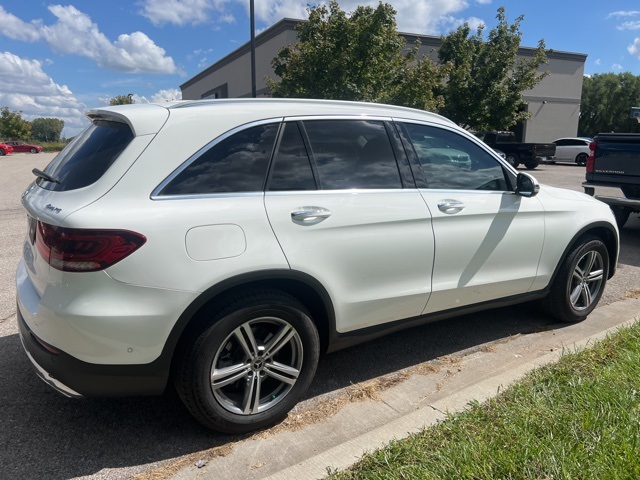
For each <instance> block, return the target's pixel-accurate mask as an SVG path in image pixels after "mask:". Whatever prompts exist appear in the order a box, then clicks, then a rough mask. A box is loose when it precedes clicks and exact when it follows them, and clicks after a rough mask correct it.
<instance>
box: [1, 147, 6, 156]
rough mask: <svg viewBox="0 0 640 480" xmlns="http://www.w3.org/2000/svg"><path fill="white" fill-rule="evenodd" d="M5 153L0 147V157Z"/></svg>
mask: <svg viewBox="0 0 640 480" xmlns="http://www.w3.org/2000/svg"><path fill="white" fill-rule="evenodd" d="M6 154H7V152H5V151H4V150H3V149H1V148H0V157H4V156H5V155H6Z"/></svg>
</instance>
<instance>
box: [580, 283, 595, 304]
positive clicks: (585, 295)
mask: <svg viewBox="0 0 640 480" xmlns="http://www.w3.org/2000/svg"><path fill="white" fill-rule="evenodd" d="M581 296H582V300H583V301H584V307H588V306H589V305H591V302H592V301H593V296H592V295H591V290H589V287H587V285H583V287H582V295H581Z"/></svg>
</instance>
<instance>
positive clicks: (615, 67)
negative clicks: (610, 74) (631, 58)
mask: <svg viewBox="0 0 640 480" xmlns="http://www.w3.org/2000/svg"><path fill="white" fill-rule="evenodd" d="M623 68H624V67H623V66H622V65H620V64H619V63H614V64H613V65H611V70H622V69H623Z"/></svg>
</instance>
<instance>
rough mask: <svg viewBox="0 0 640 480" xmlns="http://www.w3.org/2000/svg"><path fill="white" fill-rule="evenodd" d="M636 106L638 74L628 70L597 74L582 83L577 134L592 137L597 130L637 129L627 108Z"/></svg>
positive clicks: (639, 89) (639, 94)
mask: <svg viewBox="0 0 640 480" xmlns="http://www.w3.org/2000/svg"><path fill="white" fill-rule="evenodd" d="M637 106H640V77H637V76H635V75H633V74H631V73H629V72H624V73H619V74H616V73H599V74H595V75H593V76H591V77H585V78H584V79H583V82H582V100H581V102H580V120H579V122H578V134H579V135H582V136H588V137H593V136H595V135H597V134H598V133H600V132H629V133H638V132H640V126H639V125H638V122H637V121H635V120H633V119H631V118H629V111H630V109H631V107H637Z"/></svg>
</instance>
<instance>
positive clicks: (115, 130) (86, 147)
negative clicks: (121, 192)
mask: <svg viewBox="0 0 640 480" xmlns="http://www.w3.org/2000/svg"><path fill="white" fill-rule="evenodd" d="M131 140H133V132H132V131H131V129H130V128H129V125H127V124H125V123H119V122H106V121H94V122H93V124H92V125H90V126H89V127H87V128H86V129H84V130H83V131H82V132H81V133H80V134H79V135H78V136H77V137H76V138H75V139H74V140H73V141H72V142H71V143H70V144H69V145H67V147H66V148H65V149H64V150H62V152H60V154H58V156H56V157H55V158H54V159H53V161H52V162H51V163H50V164H49V165H48V166H47V168H45V173H47V174H49V175H50V176H52V177H53V178H55V179H56V180H58V181H59V182H60V183H53V182H47V181H46V180H44V179H42V178H38V180H37V182H38V185H40V186H41V187H43V188H46V189H48V190H56V191H66V190H75V189H77V188H82V187H86V186H88V185H91V184H92V183H94V182H96V181H97V180H98V179H99V178H100V177H102V175H104V173H105V172H106V171H107V170H108V169H109V167H110V166H111V165H112V164H113V162H115V161H116V159H117V158H118V157H119V156H120V154H121V153H122V151H123V150H124V149H125V148H127V145H129V143H130V142H131Z"/></svg>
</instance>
